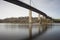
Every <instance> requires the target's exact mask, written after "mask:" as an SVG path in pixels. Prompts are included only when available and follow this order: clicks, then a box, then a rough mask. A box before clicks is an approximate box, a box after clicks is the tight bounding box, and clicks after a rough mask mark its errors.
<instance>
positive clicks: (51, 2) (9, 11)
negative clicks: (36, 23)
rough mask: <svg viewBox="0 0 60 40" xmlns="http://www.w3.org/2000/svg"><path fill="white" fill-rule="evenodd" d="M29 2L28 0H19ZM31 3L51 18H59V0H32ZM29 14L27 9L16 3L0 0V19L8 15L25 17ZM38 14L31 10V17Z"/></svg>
mask: <svg viewBox="0 0 60 40" xmlns="http://www.w3.org/2000/svg"><path fill="white" fill-rule="evenodd" d="M20 1H23V2H25V3H27V4H30V3H29V2H30V0H20ZM31 5H32V6H33V7H35V8H37V9H39V10H41V11H43V12H44V13H46V14H47V15H49V16H50V17H52V18H60V0H32V2H31ZM28 15H29V10H28V9H25V8H22V7H19V6H17V5H14V4H11V3H8V2H6V1H3V0H0V19H3V18H9V17H25V16H28ZM37 15H38V14H37V13H35V12H33V15H32V16H33V17H36V16H37Z"/></svg>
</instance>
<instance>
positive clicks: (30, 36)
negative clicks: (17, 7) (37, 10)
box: [29, 10, 32, 39]
mask: <svg viewBox="0 0 60 40" xmlns="http://www.w3.org/2000/svg"><path fill="white" fill-rule="evenodd" d="M29 38H30V39H31V38H32V11H31V10H29Z"/></svg>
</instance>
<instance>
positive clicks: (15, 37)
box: [0, 23, 60, 40]
mask: <svg viewBox="0 0 60 40" xmlns="http://www.w3.org/2000/svg"><path fill="white" fill-rule="evenodd" d="M32 27H33V28H32V36H34V35H36V34H38V33H39V31H38V29H39V28H38V27H39V25H32ZM40 31H42V26H40ZM26 38H29V25H23V24H11V23H0V39H3V40H5V39H6V40H25V39H26ZM55 39H57V40H58V39H60V23H54V24H53V25H52V26H48V29H47V30H46V31H45V32H44V33H43V34H41V35H38V36H37V37H36V38H33V40H55Z"/></svg>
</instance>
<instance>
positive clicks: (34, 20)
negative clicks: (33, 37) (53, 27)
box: [0, 17, 60, 24]
mask: <svg viewBox="0 0 60 40" xmlns="http://www.w3.org/2000/svg"><path fill="white" fill-rule="evenodd" d="M41 21H43V22H47V21H46V19H43V18H42V17H41ZM49 22H50V21H49ZM49 22H48V23H49ZM55 22H60V21H58V20H56V19H55ZM0 23H22V24H23V23H29V17H18V18H16V17H10V18H5V19H0ZM32 23H39V21H38V18H37V17H34V18H32Z"/></svg>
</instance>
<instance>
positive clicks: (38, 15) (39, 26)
mask: <svg viewBox="0 0 60 40" xmlns="http://www.w3.org/2000/svg"><path fill="white" fill-rule="evenodd" d="M38 32H39V33H40V14H38Z"/></svg>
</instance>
